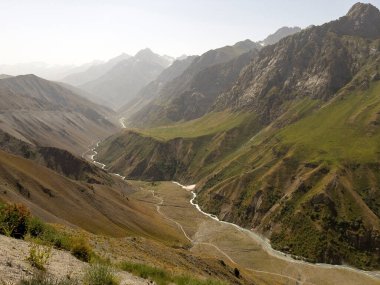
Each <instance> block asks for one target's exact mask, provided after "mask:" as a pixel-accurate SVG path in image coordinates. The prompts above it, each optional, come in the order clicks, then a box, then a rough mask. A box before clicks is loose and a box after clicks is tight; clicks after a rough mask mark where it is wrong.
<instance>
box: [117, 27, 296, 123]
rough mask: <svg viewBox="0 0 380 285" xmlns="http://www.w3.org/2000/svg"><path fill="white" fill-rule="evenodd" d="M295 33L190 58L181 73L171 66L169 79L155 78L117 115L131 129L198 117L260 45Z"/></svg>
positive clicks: (289, 30) (285, 32)
mask: <svg viewBox="0 0 380 285" xmlns="http://www.w3.org/2000/svg"><path fill="white" fill-rule="evenodd" d="M299 30H300V29H299V28H286V27H284V28H281V29H280V30H278V31H277V32H276V33H275V34H274V35H273V36H270V37H269V38H268V39H269V40H267V39H266V40H264V41H263V42H262V43H255V42H252V41H250V40H245V41H241V42H238V43H236V44H235V45H233V46H225V47H222V48H219V49H215V50H210V51H208V52H206V53H204V54H202V55H201V56H198V57H194V58H193V59H192V61H191V64H189V65H188V66H186V69H184V70H182V69H175V68H176V66H174V67H173V70H175V71H176V72H172V78H170V80H168V79H169V78H168V79H167V80H166V81H163V80H162V79H161V78H158V79H157V80H156V81H155V82H152V83H151V84H149V85H148V86H146V87H145V88H144V89H142V90H141V91H140V93H139V94H137V95H136V99H135V101H137V102H138V100H140V102H139V103H138V104H136V103H135V102H133V101H132V102H133V103H134V104H132V103H127V104H126V105H125V106H123V107H122V108H120V109H119V113H120V114H121V115H123V117H125V118H126V122H127V123H128V124H129V125H130V126H135V127H136V126H137V127H146V126H153V125H157V124H162V123H170V122H177V121H180V120H182V119H184V120H190V119H195V118H198V117H200V116H202V115H204V114H205V113H207V112H208V111H209V110H210V107H211V106H212V105H213V104H214V101H215V100H216V97H217V96H218V95H219V94H220V93H221V92H223V91H225V90H228V89H230V88H231V87H232V85H233V84H234V82H235V81H236V80H237V78H238V76H239V74H240V72H241V71H242V70H243V69H244V68H245V67H246V65H248V63H249V62H250V60H251V59H252V58H253V57H255V55H256V54H257V51H258V50H260V49H261V47H262V45H265V44H267V43H266V42H268V43H269V42H271V41H275V39H278V40H279V39H281V38H282V37H283V36H286V35H289V34H292V33H296V32H298V31H299ZM270 39H272V40H270ZM186 62H189V58H188V59H186V61H183V63H182V66H185V65H186ZM179 64H180V63H178V65H179ZM168 70H169V69H168ZM170 70H171V69H170ZM173 75H175V76H173ZM142 101H143V102H142Z"/></svg>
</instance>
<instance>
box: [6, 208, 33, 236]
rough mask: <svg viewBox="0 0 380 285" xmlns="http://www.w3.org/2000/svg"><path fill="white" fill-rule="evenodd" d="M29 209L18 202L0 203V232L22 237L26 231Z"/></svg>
mask: <svg viewBox="0 0 380 285" xmlns="http://www.w3.org/2000/svg"><path fill="white" fill-rule="evenodd" d="M30 217H31V216H30V212H29V210H28V209H27V208H26V207H25V206H23V205H19V204H1V205H0V234H3V235H6V236H9V237H14V238H17V239H22V238H24V236H25V235H26V233H27V231H28V221H29V219H30Z"/></svg>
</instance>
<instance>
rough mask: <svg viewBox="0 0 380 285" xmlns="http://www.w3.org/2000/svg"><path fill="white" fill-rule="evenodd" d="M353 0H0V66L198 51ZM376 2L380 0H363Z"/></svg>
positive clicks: (326, 15)
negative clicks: (145, 51) (144, 51)
mask: <svg viewBox="0 0 380 285" xmlns="http://www.w3.org/2000/svg"><path fill="white" fill-rule="evenodd" d="M355 2H357V1H351V0H186V1H185V0H150V1H148V0H136V1H129V0H124V1H122V0H107V1H106V0H104V1H99V0H14V1H12V0H0V27H1V28H0V30H1V41H0V42H1V44H0V64H11V63H19V62H31V61H44V62H47V63H51V64H53V63H55V64H80V63H85V62H89V61H92V60H94V59H109V58H111V57H114V56H116V55H118V54H120V53H121V52H126V53H128V54H131V55H133V54H135V53H136V52H137V51H138V50H140V49H142V48H145V47H150V48H151V49H152V50H153V51H155V52H157V53H160V54H168V55H172V56H179V55H182V54H188V55H189V54H201V53H203V52H205V51H207V50H209V49H212V48H217V47H220V46H224V45H227V44H233V43H235V42H237V41H240V40H244V39H247V38H249V39H252V40H261V39H263V38H265V37H266V36H267V35H268V34H270V33H272V32H274V31H275V30H276V29H277V28H279V27H281V26H285V25H286V26H300V27H306V26H308V25H310V24H321V23H324V22H326V21H329V20H332V19H335V18H338V17H339V16H342V15H344V14H345V13H346V12H347V11H348V9H349V8H350V7H351V6H352V5H353V4H354V3H355ZM368 2H370V3H372V4H374V5H376V6H377V7H380V0H372V1H368Z"/></svg>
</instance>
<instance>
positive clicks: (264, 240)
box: [173, 181, 380, 279]
mask: <svg viewBox="0 0 380 285" xmlns="http://www.w3.org/2000/svg"><path fill="white" fill-rule="evenodd" d="M173 183H174V184H176V185H178V186H180V187H182V188H183V189H185V190H187V191H191V193H192V195H193V197H192V198H191V200H190V204H191V205H193V206H194V207H195V208H196V209H197V210H198V211H199V212H200V213H202V214H203V215H206V216H208V217H209V218H211V219H213V220H215V221H218V222H220V223H222V224H226V225H230V226H233V227H235V228H236V229H237V230H239V231H241V232H244V233H246V234H248V236H249V237H250V238H252V239H253V240H255V242H257V243H258V244H260V246H261V247H262V248H263V249H264V250H265V251H266V252H267V253H268V254H270V255H271V256H273V257H276V258H280V259H282V260H284V261H287V262H292V263H299V264H303V265H308V266H314V267H320V268H330V269H334V268H341V269H345V270H351V271H354V272H357V273H361V274H365V275H367V276H370V277H372V278H375V279H380V272H379V271H365V270H360V269H357V268H354V267H351V266H347V265H332V264H326V263H310V262H306V261H303V260H299V259H294V258H293V257H292V256H291V255H289V254H286V253H283V252H281V251H278V250H276V249H273V248H272V246H271V244H270V242H269V240H268V239H267V238H265V237H263V236H261V235H259V234H258V233H256V232H254V231H251V230H248V229H246V228H242V227H240V226H238V225H236V224H234V223H230V222H226V221H222V220H219V219H218V217H216V216H215V215H212V214H209V213H206V212H204V211H203V210H202V209H201V208H200V206H199V204H197V203H195V202H194V201H195V199H196V197H197V194H196V193H195V191H194V190H195V187H196V184H194V185H188V186H186V185H182V184H180V183H178V182H176V181H173Z"/></svg>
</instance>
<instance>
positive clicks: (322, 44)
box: [216, 4, 380, 122]
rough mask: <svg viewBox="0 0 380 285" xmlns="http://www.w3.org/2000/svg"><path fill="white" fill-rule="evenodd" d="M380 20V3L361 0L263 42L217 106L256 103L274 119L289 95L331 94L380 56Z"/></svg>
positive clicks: (318, 96) (322, 96)
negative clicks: (330, 17)
mask: <svg viewBox="0 0 380 285" xmlns="http://www.w3.org/2000/svg"><path fill="white" fill-rule="evenodd" d="M379 21H380V12H379V10H378V9H377V8H375V7H373V6H372V5H370V4H368V5H365V4H356V5H355V6H354V7H353V8H352V9H351V10H350V12H349V13H348V14H347V15H346V16H344V17H342V18H340V19H339V20H336V21H333V22H330V23H327V24H324V25H322V26H318V27H311V28H309V29H306V30H303V31H301V32H300V33H297V34H295V35H293V36H291V37H287V38H286V39H284V40H282V41H280V42H279V43H278V44H276V45H272V46H268V47H265V48H263V49H262V50H261V51H260V53H259V55H258V56H257V57H256V58H255V59H254V60H253V61H252V63H251V64H250V65H249V67H248V68H246V70H245V72H244V73H243V74H242V76H240V78H239V80H238V82H237V83H236V85H235V86H234V87H233V88H232V89H231V91H229V92H227V93H226V94H224V95H223V96H220V97H219V98H218V102H217V103H216V109H220V108H221V109H224V108H230V107H231V106H232V107H233V108H235V109H250V110H254V111H255V112H257V113H260V114H261V117H262V120H264V121H266V122H270V121H272V120H273V119H274V118H276V117H278V116H279V115H280V114H281V110H283V108H282V106H283V104H285V103H286V102H287V101H289V100H294V99H301V98H312V99H322V100H329V99H330V98H331V97H332V96H334V94H336V92H337V91H338V90H339V89H340V88H342V87H344V86H345V85H346V84H348V83H349V82H350V81H351V80H352V79H353V77H354V76H355V75H356V74H357V73H358V72H359V70H360V69H361V68H362V67H363V66H364V65H365V64H368V63H369V62H371V61H373V60H377V58H378V56H379V52H380V49H379V42H378V41H372V39H373V38H379V36H380V30H379V29H380V28H379V27H380V26H379ZM368 27H370V28H368ZM367 28H368V29H367ZM359 83H360V82H358V84H359Z"/></svg>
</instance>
